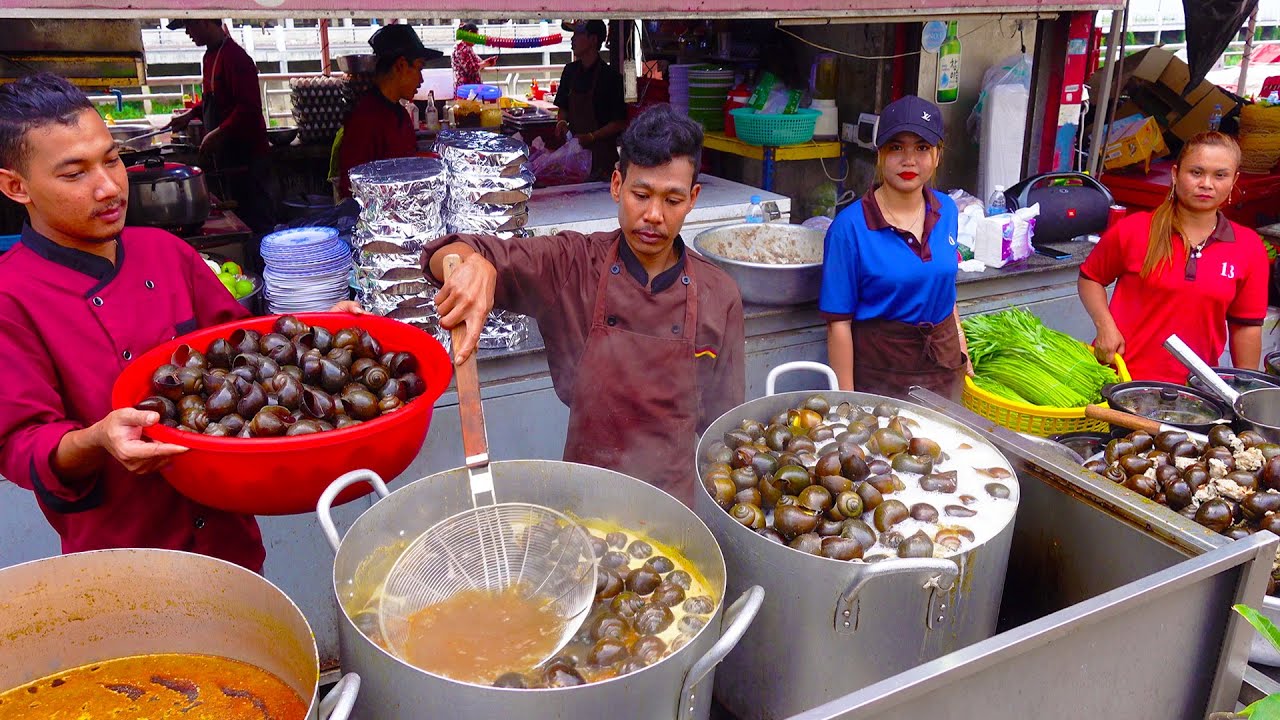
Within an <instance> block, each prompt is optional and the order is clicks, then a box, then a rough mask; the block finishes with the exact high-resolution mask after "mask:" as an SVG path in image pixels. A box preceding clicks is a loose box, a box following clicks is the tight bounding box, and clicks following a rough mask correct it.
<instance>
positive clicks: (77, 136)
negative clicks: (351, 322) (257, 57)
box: [0, 73, 353, 572]
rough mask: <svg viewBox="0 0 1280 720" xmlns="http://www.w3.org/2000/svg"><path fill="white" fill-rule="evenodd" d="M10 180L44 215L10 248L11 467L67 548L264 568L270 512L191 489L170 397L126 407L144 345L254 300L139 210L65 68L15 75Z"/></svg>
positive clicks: (5, 153) (7, 156)
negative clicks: (245, 509)
mask: <svg viewBox="0 0 1280 720" xmlns="http://www.w3.org/2000/svg"><path fill="white" fill-rule="evenodd" d="M0 192H3V193H4V195H6V196H8V197H9V198H10V199H12V200H14V201H15V202H18V203H20V204H22V205H24V206H26V209H27V214H28V217H29V223H28V224H26V225H25V226H24V227H23V230H22V239H21V241H20V242H19V243H18V244H17V245H16V246H14V248H13V249H12V250H10V251H9V252H7V253H5V254H4V255H2V256H0V358H3V361H2V362H0V388H3V389H4V393H5V398H4V401H3V402H0V475H3V476H4V477H5V478H8V479H9V480H11V481H12V482H14V483H16V484H18V485H20V486H22V487H25V488H28V489H30V490H32V491H34V492H35V495H36V500H37V501H38V502H39V504H40V508H41V510H42V511H43V512H44V515H45V517H46V518H47V519H48V520H49V524H50V525H52V526H53V528H54V529H55V530H57V531H58V534H59V535H60V536H61V537H62V549H63V552H75V551H81V550H96V549H101V548H113V547H154V548H169V549H175V550H188V551H192V552H199V553H204V554H206V555H211V556H214V557H218V558H222V559H224V560H229V561H232V562H235V563H238V564H240V565H243V566H245V567H247V568H249V569H251V570H255V571H258V572H261V571H262V562H263V558H264V556H265V554H266V553H265V550H264V549H263V545H262V535H261V534H260V533H259V531H258V525H257V522H256V521H255V520H254V518H253V517H251V516H247V515H237V514H232V513H226V512H222V511H219V510H214V509H212V508H208V507H205V506H202V505H198V504H196V503H194V502H192V501H190V500H188V499H186V498H185V497H183V496H182V495H179V494H178V493H177V492H176V491H175V490H174V489H173V488H172V487H171V486H170V485H169V484H168V483H166V482H165V481H164V479H163V478H161V477H160V475H158V474H157V473H156V471H157V470H158V469H159V468H161V467H163V465H164V464H165V463H166V462H167V461H168V459H169V458H170V457H172V456H173V455H175V454H177V453H181V452H184V450H185V448H182V447H179V446H176V445H168V444H163V443H153V442H148V441H147V440H145V439H144V438H143V437H142V428H144V427H146V426H148V425H154V424H155V423H156V422H158V421H159V419H160V418H159V417H158V416H157V414H156V413H153V412H143V411H140V410H133V409H128V408H126V409H121V410H114V411H113V410H112V409H111V386H112V383H114V382H115V379H116V377H117V376H118V375H119V374H120V371H121V370H122V369H123V368H124V366H125V365H126V364H127V363H128V362H129V361H130V360H132V359H133V358H134V357H137V356H139V355H141V354H142V353H144V352H146V351H147V350H149V349H151V348H152V347H155V346H156V345H158V344H160V343H162V342H165V341H167V340H170V339H172V338H174V337H176V336H178V335H181V334H183V333H189V332H191V331H193V330H195V329H197V328H200V327H204V326H208V325H214V324H217V323H222V322H227V321H231V320H235V319H238V318H242V317H245V316H247V315H248V312H247V311H246V310H245V309H244V308H243V307H241V306H240V304H239V303H237V302H236V301H235V299H233V298H232V297H231V294H230V293H228V292H227V290H226V288H224V287H223V286H222V283H220V282H219V281H218V280H217V278H216V277H215V276H214V274H213V273H212V272H211V271H210V270H209V268H208V266H207V265H206V264H205V262H204V260H203V259H202V258H201V257H200V254H199V253H197V252H196V251H195V250H194V249H193V248H191V247H190V246H189V245H187V244H186V243H185V242H183V241H182V240H180V239H178V238H177V237H175V236H173V235H170V234H169V233H167V232H164V231H162V230H156V229H150V228H126V227H125V226H124V222H125V210H126V207H127V205H128V199H129V185H128V179H127V177H126V174H125V168H124V165H123V163H121V162H120V155H119V152H118V151H117V149H116V146H115V143H114V142H113V140H112V138H111V134H110V133H109V132H108V131H107V127H106V125H105V124H103V122H102V119H101V118H100V117H99V116H98V113H97V112H96V111H95V110H94V109H93V106H92V105H91V104H90V103H89V100H88V99H87V98H86V97H85V96H84V93H82V92H81V91H80V90H79V89H77V88H76V87H74V86H73V85H71V84H70V83H68V82H67V81H66V80H64V79H63V78H60V77H57V76H55V75H49V74H47V73H45V74H39V75H33V76H31V77H28V78H24V79H22V80H19V81H17V82H14V83H10V84H8V85H0ZM351 305H353V304H350V303H340V304H339V307H336V308H335V310H346V309H351Z"/></svg>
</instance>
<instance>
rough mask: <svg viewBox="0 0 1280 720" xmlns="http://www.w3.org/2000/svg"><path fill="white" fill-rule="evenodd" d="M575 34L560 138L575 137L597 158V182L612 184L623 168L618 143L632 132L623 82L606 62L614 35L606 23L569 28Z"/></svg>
mask: <svg viewBox="0 0 1280 720" xmlns="http://www.w3.org/2000/svg"><path fill="white" fill-rule="evenodd" d="M562 27H563V28H564V29H565V30H567V31H569V32H571V33H573V41H572V46H573V55H574V57H575V58H577V59H576V60H574V61H573V62H571V63H569V64H568V65H566V66H565V67H564V72H563V73H562V74H561V75H560V89H559V91H558V92H557V93H556V101H555V102H556V107H558V108H560V117H559V120H558V121H557V122H556V133H557V134H559V135H560V136H561V137H563V136H564V134H565V133H566V132H569V133H572V134H573V136H574V137H575V138H577V139H578V142H579V143H580V144H581V145H582V147H584V148H586V149H587V150H589V151H590V152H591V175H590V178H589V179H590V180H591V181H593V182H607V181H608V180H609V178H610V176H611V175H612V174H613V169H614V166H615V165H616V164H617V162H618V146H617V137H618V135H620V134H622V131H623V130H624V129H625V128H626V126H627V105H626V101H625V99H624V97H623V90H622V76H621V75H620V74H618V71H617V70H615V69H614V68H613V67H612V66H610V65H608V64H606V63H605V62H604V61H603V59H602V58H601V57H600V48H601V47H602V46H603V45H604V41H605V37H606V36H607V35H608V31H607V30H606V28H605V24H604V21H602V20H586V21H581V20H580V21H577V22H574V23H569V22H566V23H563V24H562Z"/></svg>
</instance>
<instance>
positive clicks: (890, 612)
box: [694, 363, 1018, 720]
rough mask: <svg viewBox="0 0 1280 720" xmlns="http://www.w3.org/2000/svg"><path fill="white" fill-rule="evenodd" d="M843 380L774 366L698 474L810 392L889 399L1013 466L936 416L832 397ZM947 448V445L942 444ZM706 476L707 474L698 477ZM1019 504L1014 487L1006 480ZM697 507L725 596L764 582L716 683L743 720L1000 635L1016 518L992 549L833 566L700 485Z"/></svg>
mask: <svg viewBox="0 0 1280 720" xmlns="http://www.w3.org/2000/svg"><path fill="white" fill-rule="evenodd" d="M794 369H809V370H818V371H822V372H825V373H826V374H827V375H828V378H829V381H830V386H831V388H833V389H832V390H831V391H819V392H817V393H814V392H791V393H782V394H777V395H774V394H773V388H774V382H775V380H776V378H777V376H778V375H779V374H781V373H783V372H787V371H790V370H794ZM836 387H837V385H836V378H835V373H834V372H832V371H831V369H830V368H828V367H826V366H825V365H821V364H818V363H788V364H786V365H783V366H780V367H778V368H775V369H774V370H773V371H772V372H771V373H770V374H769V378H768V382H767V390H766V392H767V393H768V396H766V397H763V398H760V399H758V400H752V401H750V402H748V403H746V404H744V405H740V406H739V407H737V408H734V409H733V410H730V411H729V412H727V413H725V414H724V415H723V416H722V417H720V418H719V419H718V420H716V421H715V422H714V423H712V424H711V426H710V427H709V428H708V429H707V431H706V433H704V434H703V436H702V439H701V441H700V442H699V444H698V458H699V468H700V469H701V467H702V458H703V457H705V456H706V452H707V449H708V446H709V445H711V444H712V443H714V442H716V441H717V440H720V439H721V438H722V437H723V436H724V434H725V432H726V431H729V430H736V429H738V427H739V424H740V423H741V422H742V421H743V420H745V419H748V418H751V419H755V420H760V421H763V422H767V420H768V419H769V418H772V417H774V416H776V415H778V414H779V413H781V412H785V411H786V410H788V409H789V408H794V407H797V406H799V405H801V404H802V403H803V402H804V400H805V399H806V398H808V397H810V396H811V395H814V394H820V395H822V396H824V397H826V398H827V399H828V400H829V401H830V403H831V406H832V407H835V406H836V405H837V404H839V403H841V402H849V403H852V404H854V405H860V406H865V407H867V408H871V407H873V406H875V405H877V404H879V403H885V402H887V403H890V404H892V405H894V406H897V407H899V408H902V409H905V410H908V411H910V412H911V413H912V414H914V415H915V416H916V417H920V418H923V419H925V420H927V421H932V422H934V423H939V424H942V425H945V426H946V427H947V428H950V429H951V430H952V431H953V433H958V434H959V436H961V437H962V438H963V441H964V442H965V443H968V444H970V445H972V446H974V447H979V446H985V447H986V448H990V450H991V451H992V453H993V457H994V458H996V460H995V462H996V463H997V464H996V467H1004V468H1006V469H1008V470H1009V472H1010V474H1011V475H1012V472H1013V469H1012V466H1010V465H1009V463H1008V461H1007V459H1005V458H1004V456H1003V455H1002V454H1000V452H999V451H998V450H997V449H996V448H995V447H994V446H992V445H991V444H990V443H988V442H987V441H986V440H984V439H982V438H981V437H980V436H979V435H978V434H977V433H976V432H974V431H973V430H972V429H970V428H968V427H966V426H963V425H960V424H958V423H957V422H956V421H954V420H952V419H951V418H948V417H946V416H945V415H942V414H941V413H938V412H934V411H932V410H929V409H926V408H923V407H920V406H918V405H914V404H911V403H906V402H903V401H899V400H893V399H891V398H886V397H882V396H878V395H871V394H867V393H856V392H839V391H838V390H835V388H836ZM944 449H945V448H944ZM700 475H701V472H700ZM1002 482H1005V483H1007V484H1008V485H1009V486H1010V489H1011V490H1012V496H1011V499H1012V500H1013V501H1014V502H1016V501H1017V498H1018V488H1017V483H1016V479H1015V478H1013V477H1010V478H1009V479H1008V480H1005V481H1002ZM699 486H700V487H701V488H702V489H701V490H698V491H697V493H696V496H695V500H694V507H695V510H696V512H697V513H698V516H699V517H701V518H702V519H703V521H704V522H706V523H707V526H708V527H710V528H711V532H712V534H713V535H715V537H716V540H718V541H719V543H720V549H721V550H722V551H723V552H724V556H725V567H726V571H727V577H728V591H727V592H728V593H729V594H730V595H733V594H734V593H738V592H741V591H742V588H745V587H750V586H754V585H759V586H760V587H763V588H764V590H765V602H764V605H763V607H761V609H760V614H759V617H758V618H757V619H756V622H755V623H753V624H752V626H751V627H750V628H749V629H748V630H747V632H746V634H745V635H744V636H743V638H742V641H741V642H739V643H738V646H737V647H736V648H735V649H734V650H733V652H731V653H729V656H728V657H727V658H726V659H725V661H724V663H723V664H722V667H721V669H720V672H719V673H717V675H716V687H715V695H716V699H717V700H719V701H720V702H721V703H723V704H724V705H725V706H726V707H727V708H728V709H729V710H730V711H731V712H732V713H733V714H734V715H735V716H736V717H737V718H740V720H766V719H773V718H783V717H788V716H791V715H795V714H797V713H800V712H802V711H804V710H807V709H810V708H813V707H815V706H817V705H820V704H822V703H824V702H827V701H830V700H833V699H835V698H838V697H841V696H843V695H845V694H847V693H849V692H852V691H854V690H857V689H859V688H862V687H865V686H867V685H870V684H871V683H874V682H876V681H879V680H882V679H884V678H887V677H889V676H891V675H895V674H897V673H899V672H902V671H904V670H907V669H909V668H912V667H915V666H917V665H919V664H921V663H924V662H926V661H929V660H932V659H934V658H937V657H940V656H942V655H945V654H947V653H949V652H952V651H953V650H957V649H959V648H961V647H964V646H966V645H969V644H971V643H974V642H976V641H979V640H982V639H985V638H987V637H990V636H992V635H994V634H995V629H996V620H997V616H998V613H999V609H1000V596H1001V592H1002V591H1003V586H1004V577H1005V569H1006V567H1007V564H1008V558H1009V546H1010V543H1011V541H1012V536H1013V517H1012V513H1010V514H1009V517H1008V518H1007V521H1005V523H1004V524H1003V526H1001V527H1000V528H999V529H998V530H997V531H996V532H995V534H994V535H992V536H989V537H987V539H986V540H985V541H982V539H981V538H978V541H977V542H976V543H975V544H972V545H970V546H969V547H968V550H967V551H963V552H961V553H959V554H957V555H952V556H950V557H947V558H937V557H934V558H920V559H899V558H893V559H887V560H882V561H880V562H875V563H866V562H862V561H840V560H832V559H828V558H824V557H818V556H815V555H808V554H806V553H802V552H799V551H797V550H793V549H791V548H789V547H787V546H785V545H781V544H779V543H776V542H773V541H771V540H768V539H766V538H765V537H762V536H761V535H758V534H757V533H756V532H755V531H753V530H751V529H749V528H747V527H745V526H743V525H741V524H739V523H738V522H736V521H735V520H734V519H733V518H731V517H730V515H729V514H728V513H726V512H725V511H724V510H723V509H721V508H720V506H718V505H717V504H716V502H715V500H714V499H713V498H712V496H711V494H710V493H709V492H708V490H707V489H706V485H705V483H702V482H699Z"/></svg>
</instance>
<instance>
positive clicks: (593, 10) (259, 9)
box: [0, 0, 1124, 20]
mask: <svg viewBox="0 0 1280 720" xmlns="http://www.w3.org/2000/svg"><path fill="white" fill-rule="evenodd" d="M121 5H122V3H119V2H113V1H112V0H42V1H41V2H40V3H32V2H31V0H0V16H5V17H68V16H75V17H116V18H119V17H184V16H192V15H212V16H216V17H264V16H271V17H305V16H316V15H331V16H338V17H352V16H358V17H387V16H390V17H428V16H429V17H464V16H465V17H470V16H471V15H475V14H476V11H477V10H478V9H483V10H484V11H485V12H486V13H488V14H490V15H494V16H501V17H533V16H538V17H574V16H592V17H608V18H613V19H624V18H661V17H693V16H697V17H706V16H708V15H712V16H719V17H831V18H837V17H841V18H848V17H875V16H878V15H883V16H897V17H902V16H904V15H910V16H919V17H920V18H921V19H922V20H924V19H929V16H930V15H932V16H939V15H963V14H974V13H997V12H998V13H1024V14H1025V13H1032V12H1037V11H1041V12H1056V11H1078V10H1098V9H1108V8H1115V7H1119V6H1123V5H1124V0H1022V2H1011V1H1010V0H859V1H858V2H849V0H767V1H766V0H749V1H747V2H743V0H699V2H697V3H690V2H688V0H682V1H676V0H560V1H558V2H554V3H552V2H548V0H493V1H492V2H486V3H481V4H480V6H477V3H475V2H462V1H457V2H456V3H455V2H449V0H444V1H443V2H440V3H438V4H432V6H428V5H424V4H423V3H422V2H420V1H419V0H367V1H366V2H361V3H359V4H358V5H356V4H353V3H351V2H350V1H349V0H131V1H130V2H129V3H127V5H126V6H125V7H121Z"/></svg>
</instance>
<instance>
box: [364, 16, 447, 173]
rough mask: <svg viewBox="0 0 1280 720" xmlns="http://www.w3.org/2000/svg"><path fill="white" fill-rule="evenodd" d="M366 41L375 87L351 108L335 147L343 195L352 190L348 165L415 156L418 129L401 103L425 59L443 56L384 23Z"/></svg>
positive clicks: (418, 80)
mask: <svg viewBox="0 0 1280 720" xmlns="http://www.w3.org/2000/svg"><path fill="white" fill-rule="evenodd" d="M369 45H370V46H372V47H373V54H374V55H376V56H377V58H378V64H377V68H376V69H375V70H374V77H373V85H374V87H373V89H372V90H370V91H369V93H368V94H366V95H365V96H364V97H362V98H360V100H359V102H357V103H356V106H355V107H354V108H353V109H352V110H351V116H350V117H348V118H347V122H346V124H345V125H343V126H342V140H341V142H340V143H339V145H338V177H339V179H340V183H339V191H340V192H341V193H342V194H343V195H349V194H350V189H349V186H348V184H347V173H348V172H349V171H350V170H351V168H353V167H356V166H357V165H363V164H364V163H367V162H373V161H374V160H390V159H392V158H401V157H412V156H414V155H417V154H418V135H417V128H415V127H414V126H413V120H412V118H410V117H409V113H407V112H406V111H405V109H404V106H402V105H401V104H400V101H401V100H413V96H414V95H415V94H417V92H418V86H419V85H421V84H422V68H423V67H425V66H426V63H427V61H428V60H436V59H439V58H442V57H444V53H442V52H440V51H439V50H432V49H430V48H427V47H424V46H423V45H422V39H421V38H419V37H418V33H417V31H415V30H414V29H413V28H412V27H409V26H408V25H387V26H385V27H383V28H382V29H381V30H379V31H378V32H376V33H374V34H373V36H372V37H370V38H369Z"/></svg>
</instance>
